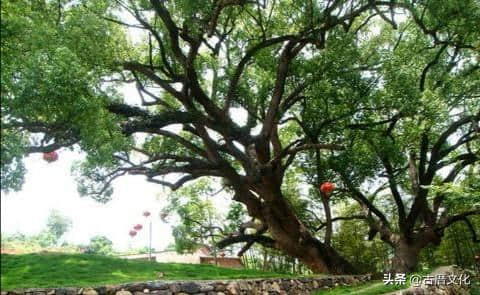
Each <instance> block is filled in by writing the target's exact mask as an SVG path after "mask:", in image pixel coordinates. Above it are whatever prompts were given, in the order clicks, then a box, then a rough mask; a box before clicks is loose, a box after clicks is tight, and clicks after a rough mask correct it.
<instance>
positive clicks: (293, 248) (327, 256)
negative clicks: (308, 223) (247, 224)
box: [262, 191, 357, 274]
mask: <svg viewBox="0 0 480 295" xmlns="http://www.w3.org/2000/svg"><path fill="white" fill-rule="evenodd" d="M262 197H263V199H264V200H266V201H265V203H264V206H263V209H262V215H263V217H264V220H263V222H265V223H266V224H267V225H268V229H269V232H270V234H271V236H272V238H273V239H274V240H275V246H276V247H277V248H278V249H279V250H282V251H283V252H284V253H286V254H288V255H290V256H292V257H296V258H298V259H299V260H300V261H301V262H303V263H304V264H305V265H306V266H308V268H310V269H311V270H312V271H313V272H314V273H331V274H353V273H357V270H356V269H355V268H354V267H353V265H352V264H351V263H349V262H348V261H347V260H346V259H345V258H343V257H342V256H341V255H340V254H339V253H338V252H337V251H335V250H334V249H333V248H332V247H330V246H329V245H326V244H325V243H322V242H321V241H319V240H318V239H316V238H315V237H314V236H313V235H312V234H311V233H310V231H309V230H308V229H307V228H306V227H305V226H304V225H303V224H302V222H301V221H300V220H299V219H298V218H297V216H296V214H295V212H294V209H293V208H292V207H291V206H290V204H289V203H288V201H287V200H286V199H285V198H284V197H283V196H282V195H281V192H280V191H277V194H276V195H275V196H271V195H270V196H268V195H267V196H262ZM270 200H271V201H270Z"/></svg>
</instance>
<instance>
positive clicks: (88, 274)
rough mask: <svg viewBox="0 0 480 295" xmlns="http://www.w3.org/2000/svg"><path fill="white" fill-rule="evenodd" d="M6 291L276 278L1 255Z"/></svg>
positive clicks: (194, 267)
mask: <svg viewBox="0 0 480 295" xmlns="http://www.w3.org/2000/svg"><path fill="white" fill-rule="evenodd" d="M1 272H2V276H1V287H2V291H3V290H13V289H20V288H41V287H72V286H78V287H87V286H95V285H106V284H120V283H127V282H135V281H137V282H138V281H147V280H156V279H157V278H158V273H159V272H161V273H163V274H164V275H165V277H164V279H168V280H175V279H176V280H181V279H183V280H185V279H188V280H205V279H241V278H272V277H280V276H282V275H280V274H276V273H272V272H262V271H254V270H241V269H230V268H220V267H215V266H212V265H198V264H180V263H157V262H146V261H134V260H128V259H119V258H113V257H108V256H98V255H86V254H28V255H6V254H2V255H1Z"/></svg>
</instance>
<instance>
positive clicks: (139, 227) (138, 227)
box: [133, 224, 143, 231]
mask: <svg viewBox="0 0 480 295" xmlns="http://www.w3.org/2000/svg"><path fill="white" fill-rule="evenodd" d="M133 228H134V229H135V230H136V231H139V230H141V229H142V228H143V226H142V225H141V224H137V225H135V226H134V227H133Z"/></svg>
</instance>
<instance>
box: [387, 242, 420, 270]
mask: <svg viewBox="0 0 480 295" xmlns="http://www.w3.org/2000/svg"><path fill="white" fill-rule="evenodd" d="M421 250H422V247H421V246H420V245H418V244H417V243H412V242H409V241H407V240H406V239H404V238H401V239H399V241H398V242H397V243H396V244H395V246H394V253H395V254H394V257H393V261H392V272H394V273H411V272H413V271H415V268H416V267H417V264H418V256H419V255H420V251H421Z"/></svg>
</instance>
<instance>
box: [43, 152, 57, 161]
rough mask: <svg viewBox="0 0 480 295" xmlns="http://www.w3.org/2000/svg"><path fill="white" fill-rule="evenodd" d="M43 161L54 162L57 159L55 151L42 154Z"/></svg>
mask: <svg viewBox="0 0 480 295" xmlns="http://www.w3.org/2000/svg"><path fill="white" fill-rule="evenodd" d="M43 159H44V160H45V161H47V162H48V163H52V162H55V161H56V160H57V159H58V154H57V152H56V151H52V152H48V153H43Z"/></svg>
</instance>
